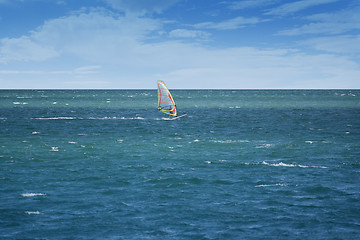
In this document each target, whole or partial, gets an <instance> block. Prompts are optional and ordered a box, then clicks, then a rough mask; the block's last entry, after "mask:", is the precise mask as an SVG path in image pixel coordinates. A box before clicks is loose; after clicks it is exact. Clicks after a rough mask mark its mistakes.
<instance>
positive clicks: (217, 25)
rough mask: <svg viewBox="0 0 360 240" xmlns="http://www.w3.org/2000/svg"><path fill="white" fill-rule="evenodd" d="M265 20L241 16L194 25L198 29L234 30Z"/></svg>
mask: <svg viewBox="0 0 360 240" xmlns="http://www.w3.org/2000/svg"><path fill="white" fill-rule="evenodd" d="M264 21H266V20H261V19H259V18H256V17H252V18H245V17H241V16H240V17H236V18H232V19H228V20H225V21H222V22H202V23H198V24H194V27H195V28H198V29H216V30H233V29H239V28H244V27H246V26H248V25H253V24H257V23H260V22H264Z"/></svg>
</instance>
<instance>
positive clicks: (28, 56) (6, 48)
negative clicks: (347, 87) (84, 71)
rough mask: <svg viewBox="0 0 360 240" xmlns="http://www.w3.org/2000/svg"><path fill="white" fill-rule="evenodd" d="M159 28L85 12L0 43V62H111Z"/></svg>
mask: <svg viewBox="0 0 360 240" xmlns="http://www.w3.org/2000/svg"><path fill="white" fill-rule="evenodd" d="M160 28H161V24H160V22H158V21H156V20H153V19H148V18H136V17H122V16H118V15H114V14H112V13H111V12H108V11H105V10H103V9H93V10H92V11H90V12H87V11H85V10H84V11H81V12H78V13H76V14H74V15H71V16H67V17H62V18H58V19H53V20H49V21H47V22H45V23H44V25H42V26H41V27H39V28H37V29H36V30H35V31H32V32H30V34H29V35H28V36H22V37H20V38H13V39H7V38H5V39H2V40H1V41H0V61H1V62H10V61H42V60H47V59H51V58H55V57H59V56H71V57H76V58H80V59H85V60H89V61H96V62H99V61H112V60H113V59H118V58H119V56H121V55H125V54H127V55H130V54H131V52H133V51H138V50H137V46H138V44H139V42H141V41H143V40H145V39H146V37H147V34H149V33H150V32H152V31H154V30H159V29H160ZM124 61H126V59H124Z"/></svg>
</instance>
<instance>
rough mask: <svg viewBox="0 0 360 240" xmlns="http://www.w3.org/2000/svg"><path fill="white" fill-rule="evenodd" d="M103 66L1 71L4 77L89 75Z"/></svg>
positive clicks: (95, 72)
mask: <svg viewBox="0 0 360 240" xmlns="http://www.w3.org/2000/svg"><path fill="white" fill-rule="evenodd" d="M100 68H101V66H98V65H97V66H83V67H79V68H75V69H72V70H57V71H46V70H0V74H2V75H21V74H23V75H29V74H30V75H49V74H50V75H64V74H65V75H88V74H97V73H99V71H98V70H99V69H100Z"/></svg>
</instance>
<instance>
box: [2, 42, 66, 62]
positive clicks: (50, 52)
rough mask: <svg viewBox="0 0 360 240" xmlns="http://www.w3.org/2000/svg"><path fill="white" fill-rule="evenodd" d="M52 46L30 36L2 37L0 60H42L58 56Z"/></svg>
mask: <svg viewBox="0 0 360 240" xmlns="http://www.w3.org/2000/svg"><path fill="white" fill-rule="evenodd" d="M58 55H59V54H58V52H57V51H56V50H55V49H54V48H53V47H52V46H44V45H42V44H41V43H39V42H36V41H33V40H32V39H31V38H30V37H27V36H23V37H20V38H4V39H1V40H0V62H3V63H6V62H9V61H43V60H46V59H49V58H53V57H56V56H58Z"/></svg>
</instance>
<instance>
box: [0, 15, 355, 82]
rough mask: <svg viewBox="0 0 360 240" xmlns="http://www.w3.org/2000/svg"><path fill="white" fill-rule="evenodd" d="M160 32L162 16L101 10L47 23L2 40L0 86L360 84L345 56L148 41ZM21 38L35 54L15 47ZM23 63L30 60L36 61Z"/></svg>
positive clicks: (233, 24) (241, 19)
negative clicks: (128, 14)
mask: <svg viewBox="0 0 360 240" xmlns="http://www.w3.org/2000/svg"><path fill="white" fill-rule="evenodd" d="M257 21H259V20H252V21H250V20H249V19H245V20H244V19H243V18H239V19H238V20H236V21H235V22H236V24H235V23H234V22H231V23H229V22H226V24H225V23H223V25H222V24H220V23H218V24H219V25H217V24H215V25H217V26H216V27H217V28H219V29H228V28H229V27H230V28H231V26H232V27H234V26H237V27H239V25H237V24H240V23H241V24H245V23H244V22H247V24H250V22H252V23H253V22H257ZM203 27H204V28H210V26H209V25H207V24H204V26H203ZM161 30H163V25H162V22H160V21H157V20H154V19H150V18H144V17H142V18H137V17H133V16H121V15H116V14H113V13H111V12H108V11H104V10H99V9H92V10H91V11H85V10H84V11H81V12H78V13H76V14H73V15H71V16H66V17H62V18H58V19H53V20H49V21H47V22H45V23H44V25H42V26H40V27H39V28H37V29H35V30H34V31H32V32H30V33H29V34H28V35H27V36H22V37H20V38H18V39H2V40H1V45H0V52H1V53H2V55H1V59H2V61H4V62H7V64H6V66H8V69H9V70H4V68H3V70H1V71H0V74H1V86H0V87H1V88H105V87H106V88H154V85H155V81H156V79H159V78H160V79H164V80H166V81H167V82H169V84H171V87H172V88H321V87H326V88H341V87H344V88H358V87H360V86H359V81H358V79H360V70H359V69H360V66H359V64H357V63H356V62H353V61H351V60H349V59H348V58H346V57H339V56H336V55H335V54H327V55H307V54H305V53H302V52H301V51H299V50H291V49H290V50H289V49H257V48H245V47H237V48H222V49H220V48H215V47H213V48H208V47H205V46H201V45H200V44H199V43H198V42H197V43H193V44H185V43H181V42H179V41H174V40H164V39H161V38H158V39H155V41H152V43H149V42H148V41H147V39H149V37H150V36H152V37H156V35H154V33H155V32H158V31H161ZM179 30H181V29H179ZM200 32H201V31H196V30H195V31H191V30H189V31H188V32H187V31H186V30H185V29H182V30H181V31H178V32H176V31H175V32H173V34H175V35H176V34H178V35H177V36H186V35H187V36H189V37H191V36H196V35H197V34H200ZM4 43H6V44H4ZM20 43H22V44H25V45H27V46H34V48H35V49H37V51H36V52H32V51H30V50H31V48H30V47H27V48H23V49H22V48H17V47H11V46H20ZM39 52H40V53H42V54H39ZM35 60H36V61H35ZM24 61H32V62H31V66H29V64H27V62H25V63H24ZM49 62H50V63H49ZM47 64H49V65H47ZM49 66H50V67H49ZM79 66H80V67H79ZM46 67H49V68H46ZM29 69H30V70H29ZM63 69H70V70H63ZM344 77H346V82H345V83H344Z"/></svg>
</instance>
